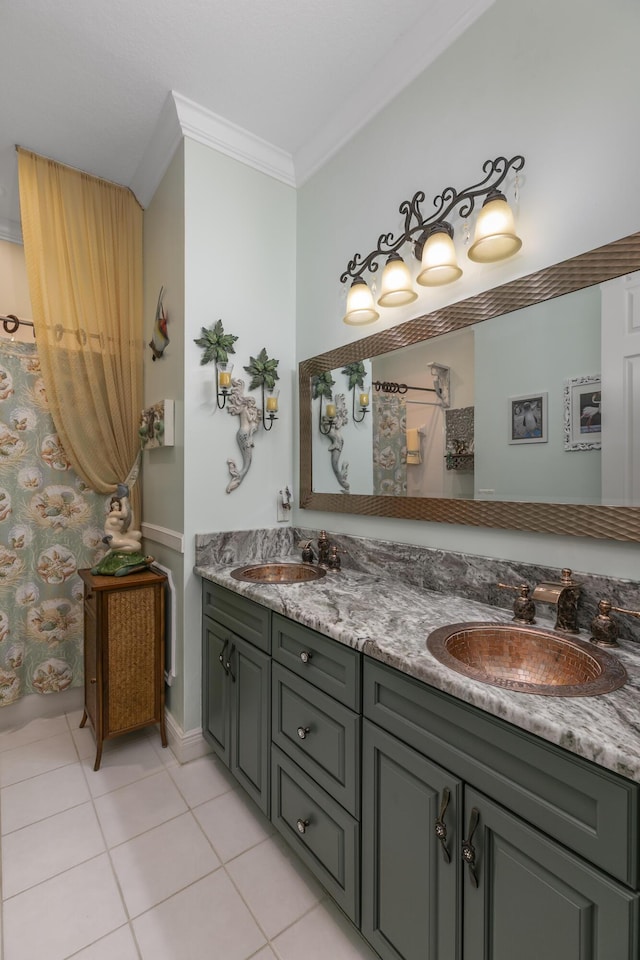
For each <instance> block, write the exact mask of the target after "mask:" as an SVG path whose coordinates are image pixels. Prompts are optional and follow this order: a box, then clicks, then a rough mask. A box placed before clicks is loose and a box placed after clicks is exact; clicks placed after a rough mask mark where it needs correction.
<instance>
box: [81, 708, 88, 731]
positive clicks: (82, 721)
mask: <svg viewBox="0 0 640 960" xmlns="http://www.w3.org/2000/svg"><path fill="white" fill-rule="evenodd" d="M87 719H88V717H87V711H86V710H83V712H82V720H81V721H80V726H81V727H84V725H85V723H86V722H87Z"/></svg>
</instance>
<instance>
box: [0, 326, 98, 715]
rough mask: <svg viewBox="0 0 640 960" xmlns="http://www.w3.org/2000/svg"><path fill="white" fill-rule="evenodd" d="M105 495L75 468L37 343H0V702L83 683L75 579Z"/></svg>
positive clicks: (93, 554)
mask: <svg viewBox="0 0 640 960" xmlns="http://www.w3.org/2000/svg"><path fill="white" fill-rule="evenodd" d="M105 502H106V501H105V497H104V496H99V495H97V494H95V493H93V492H92V491H90V490H89V489H88V488H87V487H86V486H85V484H84V483H83V482H82V481H80V480H79V478H78V477H77V476H76V475H75V473H74V472H73V471H72V469H71V467H70V464H69V462H68V460H67V457H66V454H65V452H64V450H63V448H62V445H61V443H60V440H59V438H58V436H57V434H56V431H55V427H54V425H53V420H52V419H51V414H50V413H49V410H48V406H47V399H46V395H45V391H44V384H43V382H42V377H41V372H40V363H39V360H38V354H37V350H36V346H35V344H30V343H17V342H15V343H12V342H9V341H4V340H0V706H6V705H7V704H10V703H13V702H14V701H15V700H17V699H18V698H19V697H22V696H24V695H25V694H28V693H41V694H46V693H55V692H57V691H62V690H66V689H68V688H69V687H73V686H78V685H79V684H81V683H82V680H83V665H82V624H83V610H82V606H83V594H82V582H81V580H80V578H79V577H78V575H77V572H76V571H77V570H78V569H80V568H82V567H90V566H92V565H93V564H94V563H95V562H96V561H97V559H98V558H99V557H100V556H102V554H103V553H104V545H103V544H102V536H103V523H104V517H105Z"/></svg>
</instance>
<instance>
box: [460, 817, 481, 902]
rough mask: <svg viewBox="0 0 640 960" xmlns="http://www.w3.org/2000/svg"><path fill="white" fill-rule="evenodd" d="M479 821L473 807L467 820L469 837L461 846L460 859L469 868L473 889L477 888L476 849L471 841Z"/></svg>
mask: <svg viewBox="0 0 640 960" xmlns="http://www.w3.org/2000/svg"><path fill="white" fill-rule="evenodd" d="M479 819H480V813H479V811H478V810H477V808H476V807H473V808H472V810H471V817H470V819H469V836H468V837H467V839H466V840H465V841H464V843H463V844H462V859H463V861H464V862H465V863H466V864H467V866H468V867H469V876H470V877H471V883H472V884H473V886H474V887H477V886H478V874H477V873H476V849H475V847H474V846H473V844H472V843H471V841H472V840H473V835H474V833H475V832H476V827H477V826H478V821H479Z"/></svg>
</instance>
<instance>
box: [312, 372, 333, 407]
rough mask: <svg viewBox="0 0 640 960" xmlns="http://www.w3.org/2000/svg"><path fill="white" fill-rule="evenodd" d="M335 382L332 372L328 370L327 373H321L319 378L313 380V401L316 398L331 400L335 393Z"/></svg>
mask: <svg viewBox="0 0 640 960" xmlns="http://www.w3.org/2000/svg"><path fill="white" fill-rule="evenodd" d="M334 383H335V380H334V379H333V377H332V376H331V371H330V370H327V371H326V372H325V373H319V374H318V376H317V377H314V378H313V399H314V400H315V399H316V397H326V399H327V400H331V398H332V396H333V393H332V390H331V388H332V387H333V385H334Z"/></svg>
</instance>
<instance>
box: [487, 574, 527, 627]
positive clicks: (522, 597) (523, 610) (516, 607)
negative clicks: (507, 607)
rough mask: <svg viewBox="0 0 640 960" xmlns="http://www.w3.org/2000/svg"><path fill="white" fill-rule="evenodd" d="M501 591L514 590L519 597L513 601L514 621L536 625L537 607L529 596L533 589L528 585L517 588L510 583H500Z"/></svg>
mask: <svg viewBox="0 0 640 960" xmlns="http://www.w3.org/2000/svg"><path fill="white" fill-rule="evenodd" d="M496 586H498V587H500V589H501V590H513V591H514V593H517V594H518V596H517V597H516V599H515V600H514V601H513V619H514V620H515V621H516V623H535V622H536V621H535V615H536V605H535V603H534V602H533V600H532V599H531V597H530V596H529V593H530V591H531V587H530V586H529V584H528V583H521V584H519V585H518V586H517V587H514V586H512V585H511V584H509V583H498V584H496Z"/></svg>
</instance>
